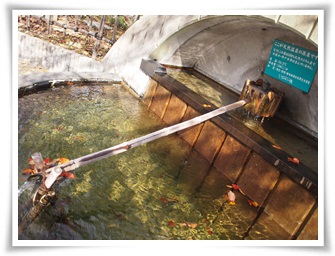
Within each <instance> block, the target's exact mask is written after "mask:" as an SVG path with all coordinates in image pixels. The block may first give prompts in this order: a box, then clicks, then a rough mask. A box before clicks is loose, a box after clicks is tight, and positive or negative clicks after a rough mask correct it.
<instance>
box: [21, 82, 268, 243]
mask: <svg viewBox="0 0 335 256" xmlns="http://www.w3.org/2000/svg"><path fill="white" fill-rule="evenodd" d="M18 103H19V113H18V114H19V119H18V124H19V131H18V141H19V145H18V150H19V154H18V157H19V159H18V166H19V170H18V172H19V173H18V175H19V179H18V187H20V186H21V185H22V184H23V183H24V180H25V177H23V176H22V175H21V171H22V170H23V169H25V168H26V167H27V162H28V158H29V157H30V155H31V154H32V153H33V152H41V153H42V155H43V157H44V158H46V157H50V159H55V158H57V157H66V158H68V159H73V158H77V157H79V156H82V155H86V154H88V153H91V152H95V151H98V150H101V149H104V148H108V147H110V146H113V145H117V144H119V143H121V142H123V141H127V140H130V139H133V138H136V137H139V136H142V135H145V134H148V133H150V132H153V131H156V130H158V129H161V128H162V127H164V126H165V125H164V124H163V123H162V122H161V120H160V119H159V118H158V117H156V115H154V114H153V113H151V112H149V111H148V110H147V109H146V107H145V106H144V105H142V103H141V102H140V101H138V100H137V99H136V98H134V97H133V96H132V95H131V94H130V93H128V92H127V91H126V90H125V89H124V88H123V87H122V86H121V85H113V86H111V85H106V86H102V85H101V86H65V87H61V88H55V89H54V90H50V91H46V92H43V93H38V94H32V95H28V96H25V97H23V98H20V99H19V102H18ZM199 159H201V156H200V155H199V154H198V153H196V151H191V152H190V148H189V146H188V144H187V143H186V142H185V141H184V140H182V139H181V138H179V137H178V136H177V135H171V136H168V137H166V138H162V139H159V140H157V141H153V142H150V143H148V144H146V145H142V146H140V147H137V148H134V149H131V150H129V151H128V152H126V153H123V154H119V155H116V156H113V157H110V158H107V159H105V160H101V161H98V162H95V163H92V164H89V165H87V166H84V167H81V168H79V169H77V170H76V171H75V175H76V177H77V179H76V180H66V181H65V182H63V183H61V184H58V185H57V191H58V192H57V195H58V200H57V201H56V203H55V205H53V206H50V207H48V208H47V209H46V210H45V211H44V212H43V213H42V214H41V215H40V216H39V217H38V218H37V219H36V220H35V221H34V222H33V223H32V224H31V225H30V226H29V227H28V229H27V230H26V231H25V232H24V233H23V234H22V236H20V239H98V240H115V239H123V240H124V239H241V238H242V237H243V235H244V233H245V231H246V230H247V227H248V223H251V222H252V220H253V218H254V217H255V212H256V208H252V207H250V206H249V205H248V204H247V202H246V200H247V199H246V198H244V197H243V196H242V195H237V198H241V202H244V203H243V204H242V203H241V204H238V203H237V204H236V205H235V206H234V207H231V206H230V205H228V203H227V201H226V199H225V197H224V196H223V194H224V193H226V192H227V187H226V186H225V185H226V184H229V181H228V180H227V179H225V178H224V177H222V174H220V173H218V172H216V171H215V169H213V170H209V168H210V166H209V165H206V164H205V165H203V166H199V165H196V164H194V163H196V162H199V161H200V160H199ZM201 161H206V160H201ZM200 169H201V170H200ZM211 177H216V178H215V179H213V180H211ZM215 182H219V183H217V186H216V187H217V189H216V190H215V191H211V189H209V188H212V187H211V186H209V184H213V183H215ZM31 193H32V192H31V190H26V191H25V192H23V193H22V195H21V196H20V197H19V214H18V215H19V219H20V218H22V216H23V215H24V214H25V213H27V211H28V209H29V207H28V206H27V202H28V201H29V200H30V198H31ZM265 230H266V229H265ZM263 237H267V238H268V239H275V237H270V236H266V232H265V233H264V234H263ZM256 239H257V238H256Z"/></svg>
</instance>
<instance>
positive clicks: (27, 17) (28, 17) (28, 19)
mask: <svg viewBox="0 0 335 256" xmlns="http://www.w3.org/2000/svg"><path fill="white" fill-rule="evenodd" d="M26 26H27V30H28V31H29V30H30V15H26Z"/></svg>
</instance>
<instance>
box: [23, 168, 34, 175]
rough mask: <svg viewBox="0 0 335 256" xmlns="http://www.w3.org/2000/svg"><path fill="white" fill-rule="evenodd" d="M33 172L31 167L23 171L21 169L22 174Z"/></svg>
mask: <svg viewBox="0 0 335 256" xmlns="http://www.w3.org/2000/svg"><path fill="white" fill-rule="evenodd" d="M33 173H34V170H32V169H30V168H29V169H24V170H23V171H22V174H33Z"/></svg>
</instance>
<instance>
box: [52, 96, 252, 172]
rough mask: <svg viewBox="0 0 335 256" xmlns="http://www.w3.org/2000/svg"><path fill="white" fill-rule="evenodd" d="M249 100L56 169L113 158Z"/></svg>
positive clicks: (69, 169) (75, 166)
mask: <svg viewBox="0 0 335 256" xmlns="http://www.w3.org/2000/svg"><path fill="white" fill-rule="evenodd" d="M249 101H250V100H249V99H244V100H240V101H237V102H235V103H232V104H229V105H227V106H223V107H221V108H218V109H216V110H213V111H211V112H208V113H206V114H204V115H201V116H197V117H195V118H192V119H190V120H188V121H185V122H182V123H179V124H175V125H172V126H169V127H165V128H163V129H161V130H158V131H156V132H153V133H150V134H147V135H144V136H142V137H139V138H136V139H133V140H130V141H127V142H123V143H121V144H119V145H116V146H113V147H110V148H107V149H104V150H101V151H98V152H95V153H92V154H88V155H86V156H82V157H79V158H76V159H74V160H70V161H69V162H67V163H64V164H62V165H59V166H58V167H61V168H62V169H63V170H64V171H72V170H74V169H76V168H79V167H80V166H83V165H86V164H89V163H92V162H95V161H98V160H101V159H104V158H107V157H109V156H113V155H117V154H119V153H123V152H125V151H127V150H129V149H130V148H134V147H137V146H140V145H142V144H145V143H148V142H150V141H153V140H156V139H159V138H161V137H164V136H167V135H170V134H172V133H175V132H178V131H181V130H184V129H187V128H189V127H192V126H195V125H198V124H200V123H203V122H205V121H207V120H209V119H211V118H213V117H216V116H218V115H221V114H223V113H225V112H227V111H230V110H233V109H235V108H239V107H242V106H243V105H245V104H246V103H248V102H249ZM48 171H49V170H47V171H46V172H48Z"/></svg>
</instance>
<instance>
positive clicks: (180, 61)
mask: <svg viewBox="0 0 335 256" xmlns="http://www.w3.org/2000/svg"><path fill="white" fill-rule="evenodd" d="M275 39H279V40H282V41H285V42H288V43H291V44H294V45H297V46H300V47H303V48H306V49H309V50H312V51H315V52H318V16H317V15H279V16H258V15H250V16H249V15H223V16H150V15H149V16H142V17H141V19H140V20H138V21H137V22H136V23H135V24H134V25H133V26H132V27H130V29H128V31H127V32H126V33H125V34H124V35H123V36H122V37H121V38H120V39H119V40H118V41H117V42H116V43H115V45H114V46H113V47H112V48H111V50H110V51H109V52H108V54H107V55H106V57H105V58H104V60H103V67H104V72H112V73H117V74H119V75H120V76H121V77H122V79H123V80H124V81H125V82H126V83H127V84H128V85H129V86H130V87H131V88H132V89H133V90H134V91H135V92H136V93H137V94H138V95H140V96H141V95H143V94H144V92H145V90H146V88H147V85H148V83H149V77H147V76H146V75H145V74H144V73H143V72H142V71H141V70H140V63H141V60H142V59H156V60H157V61H158V62H159V63H161V64H166V65H171V66H177V67H192V68H194V69H195V70H197V71H199V72H201V73H202V74H204V75H206V76H208V77H209V78H211V79H213V80H214V81H216V82H218V83H220V84H222V85H224V86H225V87H228V88H230V89H231V90H233V91H235V92H236V93H238V94H239V93H240V92H241V90H242V88H243V85H244V82H245V81H246V79H250V80H255V79H258V78H262V79H263V80H265V81H268V82H269V83H270V84H271V85H272V86H274V87H275V88H277V89H279V90H281V91H283V92H285V95H286V97H285V101H284V102H283V104H282V106H281V108H280V109H279V111H278V115H279V116H281V117H282V118H283V119H285V120H286V121H288V122H289V123H291V124H293V125H295V126H298V127H299V128H301V129H302V130H304V131H306V132H308V133H309V134H312V135H313V136H315V137H317V133H318V130H317V129H318V74H317V73H316V75H315V78H314V81H313V83H312V86H311V89H310V91H309V92H308V93H303V92H302V91H300V90H299V89H296V88H294V87H292V86H290V85H288V84H285V83H282V82H280V81H278V80H276V79H274V78H272V77H269V76H267V75H264V73H263V72H264V70H265V66H266V62H267V59H268V57H269V53H270V50H271V47H272V44H273V41H274V40H275Z"/></svg>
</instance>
